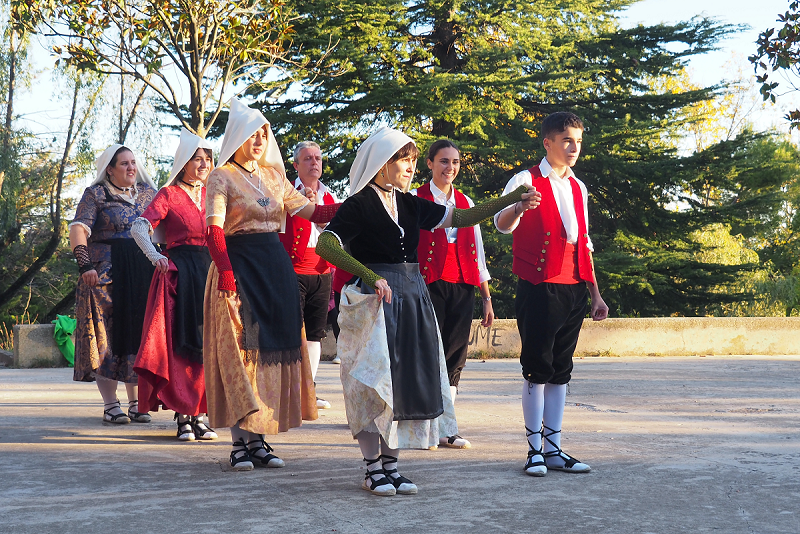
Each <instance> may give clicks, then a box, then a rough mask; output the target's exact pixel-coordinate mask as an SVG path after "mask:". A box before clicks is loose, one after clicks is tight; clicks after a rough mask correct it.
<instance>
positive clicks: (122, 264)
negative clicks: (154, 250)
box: [102, 239, 155, 355]
mask: <svg viewBox="0 0 800 534" xmlns="http://www.w3.org/2000/svg"><path fill="white" fill-rule="evenodd" d="M102 242H103V243H106V244H108V245H111V305H112V310H113V311H112V313H111V317H112V321H113V325H112V329H111V335H112V338H111V339H112V341H111V343H112V345H111V346H112V347H114V354H121V355H124V354H136V353H137V352H139V344H140V343H141V341H142V325H143V324H144V314H145V310H146V309H147V293H148V291H149V290H150V282H151V280H152V279H153V272H154V271H155V267H153V265H152V264H151V263H150V260H148V259H147V257H146V256H145V255H144V253H143V252H142V251H141V249H139V246H138V245H137V244H136V241H134V240H133V239H107V240H105V241H102Z"/></svg>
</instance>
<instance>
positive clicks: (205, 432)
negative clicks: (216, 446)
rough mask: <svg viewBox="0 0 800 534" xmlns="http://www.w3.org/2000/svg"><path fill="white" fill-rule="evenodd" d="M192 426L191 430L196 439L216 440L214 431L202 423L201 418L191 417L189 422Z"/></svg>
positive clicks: (199, 416) (200, 416)
mask: <svg viewBox="0 0 800 534" xmlns="http://www.w3.org/2000/svg"><path fill="white" fill-rule="evenodd" d="M190 424H191V425H192V429H193V430H194V435H195V436H196V437H197V439H203V440H209V439H217V438H218V437H219V436H217V433H216V432H214V429H213V428H211V427H209V426H208V425H206V423H205V422H204V421H203V416H202V415H198V416H192V420H191V422H190Z"/></svg>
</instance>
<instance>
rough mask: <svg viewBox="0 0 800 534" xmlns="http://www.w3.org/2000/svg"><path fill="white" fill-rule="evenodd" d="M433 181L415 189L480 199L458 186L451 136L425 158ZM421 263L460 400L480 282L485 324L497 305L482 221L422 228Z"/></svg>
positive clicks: (445, 442) (445, 201)
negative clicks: (494, 299)
mask: <svg viewBox="0 0 800 534" xmlns="http://www.w3.org/2000/svg"><path fill="white" fill-rule="evenodd" d="M426 163H427V164H428V168H429V169H430V170H431V181H430V182H428V183H427V184H425V185H423V186H422V187H420V188H419V189H415V190H413V191H412V193H413V194H416V195H417V196H419V197H420V198H424V199H426V200H430V201H432V202H436V203H437V204H441V205H442V206H449V207H451V208H458V209H469V208H471V207H473V206H474V205H475V204H474V203H473V202H472V200H471V199H470V198H469V197H467V196H465V195H464V194H463V193H462V192H461V191H458V190H457V189H456V188H455V187H454V186H453V181H454V180H455V178H456V176H458V171H459V169H460V167H461V153H460V152H459V151H458V147H457V146H456V145H455V144H454V143H453V142H452V141H449V140H447V139H440V140H438V141H436V142H434V143H433V144H432V145H431V147H430V149H429V150H428V157H427V158H426ZM417 254H418V256H419V268H420V272H421V273H422V277H423V278H424V279H425V283H426V284H427V285H428V293H429V294H430V296H431V302H432V303H433V309H434V310H435V311H436V321H437V322H438V323H439V332H440V334H441V337H442V346H443V347H444V358H445V363H446V364H447V375H448V378H449V380H450V393H451V396H452V398H453V402H454V403H455V400H456V393H457V391H458V383H459V380H460V379H461V370H462V369H464V365H465V364H466V362H467V345H468V344H469V333H470V329H471V326H472V309H473V303H474V299H475V288H476V287H477V288H478V289H479V291H480V293H481V297H482V299H483V307H482V311H483V313H482V321H481V325H483V326H484V327H485V328H489V327H490V326H492V321H493V320H494V310H493V309H492V297H491V295H490V293H489V279H490V278H491V277H490V276H489V271H488V269H487V268H486V258H485V256H484V253H483V239H482V238H481V232H480V227H479V226H477V225H476V226H471V227H468V228H439V229H437V230H434V231H432V232H429V231H427V230H420V237H419V247H418V248H417ZM439 444H440V445H442V446H444V447H453V448H458V449H468V448H469V447H470V446H471V445H470V442H469V441H468V440H466V439H464V438H462V437H461V436H459V435H454V436H443V437H441V438H440V439H439Z"/></svg>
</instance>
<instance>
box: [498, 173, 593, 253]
mask: <svg viewBox="0 0 800 534" xmlns="http://www.w3.org/2000/svg"><path fill="white" fill-rule="evenodd" d="M539 171H540V172H541V173H542V176H544V177H546V178H547V179H549V180H550V186H551V187H552V189H553V197H555V200H556V206H557V207H558V213H559V215H561V222H562V223H563V224H564V230H566V232H567V243H569V244H571V245H574V244H576V243H577V242H578V217H577V215H576V214H575V201H574V199H573V198H572V184H570V182H569V178H570V177H571V178H573V179H574V180H575V181H576V182H577V183H578V187H580V189H581V196H583V217H584V221H586V228H587V230H586V231H587V233H588V231H589V230H588V228H589V201H588V197H589V193H588V191H587V190H586V185H585V184H584V183H583V182H582V181H580V180H578V178H576V177H575V174H574V173H573V172H572V169H570V168H569V167H567V175H566V176H565V177H564V178H562V177H560V176H559V175H558V174H556V172H555V171H553V168H552V167H551V166H550V163H548V161H547V158H543V159H542V162H541V163H540V164H539ZM521 185H533V177H532V176H531V173H530V171H522V172H518V173H517V174H515V175H514V176H512V177H511V180H509V181H508V184H507V185H506V188H505V189H503V194H504V195H507V194H508V193H510V192H512V191H513V190H514V189H516V188H517V187H519V186H521ZM514 206H515V204H512V205H511V206H509V207H507V208H505V209H503V210H502V211H500V212H499V213H497V214H495V216H494V225H495V227H497V221H498V218H499V217H500V213H503V212H504V211H507V210H513V209H514ZM534 209H535V208H534ZM518 224H519V219H517V220H515V221H514V224H512V225H511V228H509V229H508V230H501V229H500V228H497V230H498V231H499V232H500V233H502V234H510V233H511V232H513V231H514V230H515V229H516V228H517V225H518ZM587 244H588V247H589V250H591V251H592V252H594V245H592V240H591V239H590V238H587Z"/></svg>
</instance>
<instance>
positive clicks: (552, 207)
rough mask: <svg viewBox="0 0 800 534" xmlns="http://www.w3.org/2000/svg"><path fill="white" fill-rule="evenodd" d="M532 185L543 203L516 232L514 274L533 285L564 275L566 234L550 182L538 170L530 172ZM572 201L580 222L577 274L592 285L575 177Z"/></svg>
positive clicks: (584, 222)
mask: <svg viewBox="0 0 800 534" xmlns="http://www.w3.org/2000/svg"><path fill="white" fill-rule="evenodd" d="M530 173H531V178H533V180H532V181H533V186H534V187H535V188H536V190H537V191H539V192H540V193H541V194H542V201H541V204H539V206H538V207H537V208H536V209H532V210H528V211H526V212H525V213H524V214H523V215H522V217H521V218H520V221H519V226H517V228H516V229H515V230H514V245H513V251H514V262H513V267H512V271H513V272H514V274H516V275H517V276H519V277H520V278H522V279H524V280H527V281H528V282H530V283H532V284H539V283H541V282H543V281H545V280H547V279H549V278H553V277H554V276H557V275H558V274H559V273H560V272H561V266H562V263H563V262H564V249H565V248H566V245H567V231H566V230H565V229H564V223H563V222H562V221H561V215H560V214H559V212H558V206H557V205H556V199H555V196H553V188H552V186H551V185H550V180H549V179H548V178H546V177H543V176H542V173H541V171H540V170H539V167H538V166H536V167H533V168H532V169H531V170H530ZM569 183H570V185H571V186H572V199H573V202H574V205H575V215H576V216H577V219H578V242H577V243H576V245H575V248H576V249H577V250H578V272H579V273H580V277H581V280H584V281H586V282H593V278H592V260H591V256H590V255H589V252H590V251H589V234H588V232H587V231H586V218H585V216H584V211H583V195H582V194H581V189H580V187H579V186H578V182H577V181H575V179H574V178H572V177H570V178H569Z"/></svg>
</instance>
